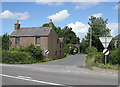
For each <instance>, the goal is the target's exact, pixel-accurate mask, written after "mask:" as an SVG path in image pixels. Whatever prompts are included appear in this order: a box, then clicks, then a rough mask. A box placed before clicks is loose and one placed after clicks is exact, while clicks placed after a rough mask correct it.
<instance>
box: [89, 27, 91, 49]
mask: <svg viewBox="0 0 120 87" xmlns="http://www.w3.org/2000/svg"><path fill="white" fill-rule="evenodd" d="M89 46H90V48H91V46H92V28H91V27H90V44H89Z"/></svg>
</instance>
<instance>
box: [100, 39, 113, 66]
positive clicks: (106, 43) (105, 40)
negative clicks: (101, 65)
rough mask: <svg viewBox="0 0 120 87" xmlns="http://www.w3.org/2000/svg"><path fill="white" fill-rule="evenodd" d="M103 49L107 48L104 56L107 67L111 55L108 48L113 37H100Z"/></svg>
mask: <svg viewBox="0 0 120 87" xmlns="http://www.w3.org/2000/svg"><path fill="white" fill-rule="evenodd" d="M99 39H100V41H101V43H102V45H103V47H104V48H105V49H104V50H103V54H104V55H105V65H106V64H107V55H108V54H109V51H108V49H107V47H108V46H109V43H110V41H111V40H112V37H99Z"/></svg>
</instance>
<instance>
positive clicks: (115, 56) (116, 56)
mask: <svg viewBox="0 0 120 87" xmlns="http://www.w3.org/2000/svg"><path fill="white" fill-rule="evenodd" d="M119 52H120V49H117V50H114V51H111V53H110V55H109V57H108V61H109V63H110V64H113V65H116V64H118V62H119V63H120V53H119Z"/></svg>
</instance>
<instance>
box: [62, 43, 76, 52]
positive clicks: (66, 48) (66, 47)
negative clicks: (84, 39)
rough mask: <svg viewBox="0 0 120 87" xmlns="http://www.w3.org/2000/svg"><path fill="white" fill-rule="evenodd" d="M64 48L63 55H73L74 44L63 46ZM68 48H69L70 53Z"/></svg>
mask: <svg viewBox="0 0 120 87" xmlns="http://www.w3.org/2000/svg"><path fill="white" fill-rule="evenodd" d="M64 47H65V53H70V54H73V50H74V49H75V45H74V44H65V46H64ZM69 47H71V51H70V49H69Z"/></svg>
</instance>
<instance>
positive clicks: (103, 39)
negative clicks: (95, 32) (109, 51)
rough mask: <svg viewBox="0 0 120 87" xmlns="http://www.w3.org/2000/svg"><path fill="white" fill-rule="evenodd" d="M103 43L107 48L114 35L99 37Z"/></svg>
mask: <svg viewBox="0 0 120 87" xmlns="http://www.w3.org/2000/svg"><path fill="white" fill-rule="evenodd" d="M99 39H100V41H101V43H102V45H103V47H104V48H107V47H108V46H109V43H110V41H111V40H112V37H99Z"/></svg>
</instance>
